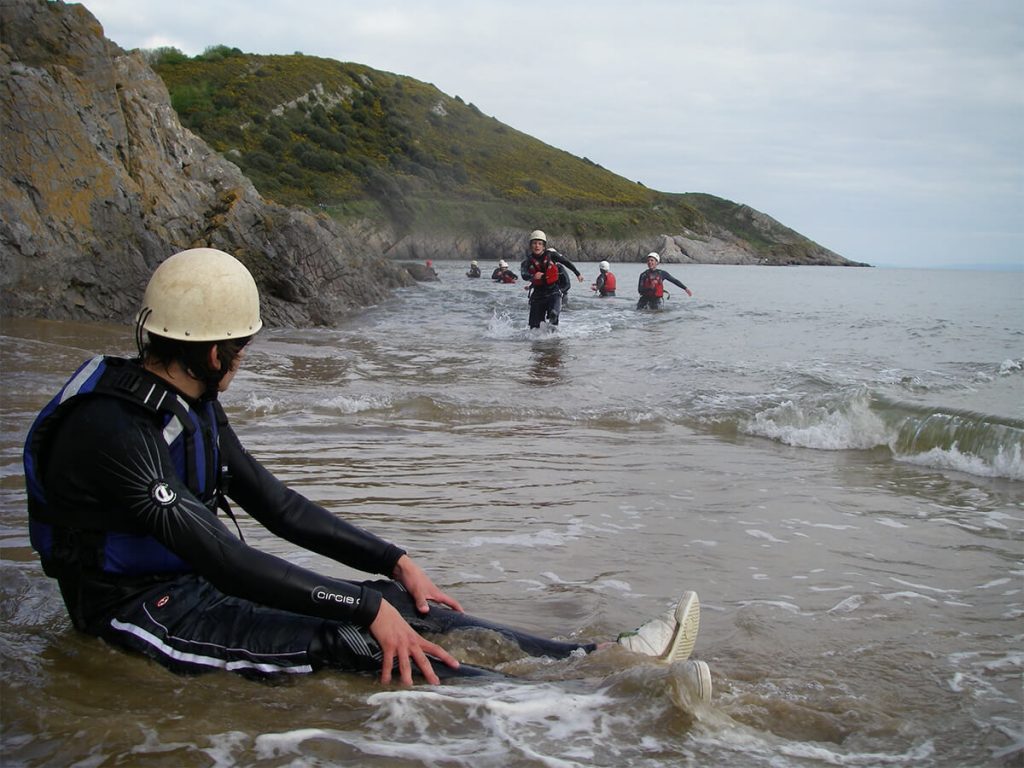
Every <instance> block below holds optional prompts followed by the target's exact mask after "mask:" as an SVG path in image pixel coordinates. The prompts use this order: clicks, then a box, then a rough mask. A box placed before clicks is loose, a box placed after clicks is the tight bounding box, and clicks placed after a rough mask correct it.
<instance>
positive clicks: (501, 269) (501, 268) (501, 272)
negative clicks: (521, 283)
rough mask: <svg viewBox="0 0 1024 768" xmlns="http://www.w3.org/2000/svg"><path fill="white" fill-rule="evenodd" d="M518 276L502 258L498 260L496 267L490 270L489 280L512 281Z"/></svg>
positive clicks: (497, 281) (498, 281)
mask: <svg viewBox="0 0 1024 768" xmlns="http://www.w3.org/2000/svg"><path fill="white" fill-rule="evenodd" d="M518 279H519V277H518V276H517V275H516V273H515V272H513V271H512V270H511V269H509V268H508V262H507V261H505V260H504V259H502V260H501V261H499V262H498V267H497V269H495V270H494V271H493V272H491V280H493V281H494V282H496V283H514V282H515V281H516V280H518Z"/></svg>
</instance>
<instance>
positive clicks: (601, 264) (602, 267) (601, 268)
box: [597, 261, 612, 272]
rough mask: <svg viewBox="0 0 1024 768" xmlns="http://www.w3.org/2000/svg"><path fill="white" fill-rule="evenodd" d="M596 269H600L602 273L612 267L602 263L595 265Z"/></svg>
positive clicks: (605, 262)
mask: <svg viewBox="0 0 1024 768" xmlns="http://www.w3.org/2000/svg"><path fill="white" fill-rule="evenodd" d="M597 268H598V269H600V270H601V271H602V272H607V271H608V270H609V269H611V268H612V265H611V264H609V263H608V262H607V261H602V262H601V263H600V264H598V265H597Z"/></svg>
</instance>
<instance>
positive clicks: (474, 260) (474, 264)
mask: <svg viewBox="0 0 1024 768" xmlns="http://www.w3.org/2000/svg"><path fill="white" fill-rule="evenodd" d="M469 264H470V266H472V267H475V266H476V259H473V260H472V261H471V262H469Z"/></svg>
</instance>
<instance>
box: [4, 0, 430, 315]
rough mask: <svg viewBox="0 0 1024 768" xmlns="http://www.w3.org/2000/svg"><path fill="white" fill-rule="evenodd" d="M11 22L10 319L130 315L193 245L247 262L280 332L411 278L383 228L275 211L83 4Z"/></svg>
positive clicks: (27, 6) (17, 13) (9, 17)
mask: <svg viewBox="0 0 1024 768" xmlns="http://www.w3.org/2000/svg"><path fill="white" fill-rule="evenodd" d="M0 14H2V18H0V22H2V25H0V30H2V32H0V136H2V140H0V313H3V314H6V315H19V316H36V317H46V318H52V319H79V320H99V319H103V320H121V321H127V320H130V319H131V318H132V316H133V314H134V312H135V311H136V309H137V307H138V305H139V302H140V300H141V298H142V292H143V290H144V288H145V284H146V281H147V280H148V277H149V275H150V274H151V272H152V271H153V269H154V267H155V266H156V265H157V264H158V263H159V262H160V261H162V260H163V259H165V258H166V257H167V256H169V255H171V254H172V253H174V252H176V251H179V250H182V249H185V248H191V247H197V246H209V247H213V248H219V249H221V250H224V251H227V252H229V253H232V254H234V255H235V256H237V257H238V258H239V259H241V260H242V261H243V262H245V264H246V265H247V266H248V267H249V269H250V270H251V271H252V272H253V275H254V276H255V278H256V280H257V283H258V284H259V285H260V288H261V293H262V295H263V303H264V307H263V311H264V316H265V322H267V323H268V324H270V325H310V324H329V323H331V322H333V321H335V320H336V319H337V318H338V317H339V316H340V315H341V314H343V313H344V312H346V311H348V310H351V309H352V308H355V307H359V306H364V305H367V304H372V303H375V302H377V301H379V300H380V299H382V298H384V297H385V296H387V295H388V294H389V293H390V292H391V291H392V290H393V289H394V288H396V287H398V286H402V285H408V284H410V283H411V282H412V278H411V277H410V275H409V273H408V272H407V271H406V270H404V269H402V268H401V267H399V266H397V265H395V264H394V263H392V262H390V261H389V260H386V259H383V258H381V256H380V254H382V253H383V251H385V250H386V248H387V246H388V243H386V242H384V241H383V240H382V235H380V234H379V233H378V232H377V231H376V230H374V229H373V228H372V227H370V226H367V227H366V228H365V231H359V230H358V228H355V229H352V230H349V231H342V230H340V229H339V228H338V227H337V226H335V225H334V224H333V223H332V222H331V221H330V220H329V219H327V218H326V217H318V216H313V215H311V214H309V213H307V212H304V211H301V210H296V209H287V208H284V207H282V206H279V205H275V204H272V203H269V202H267V201H265V200H263V199H262V198H261V197H260V196H259V194H258V193H257V192H256V190H255V189H254V188H253V186H252V184H251V183H250V182H249V181H248V180H247V179H246V178H245V177H244V176H243V175H242V174H241V172H240V171H239V170H238V168H237V167H236V166H235V165H233V164H232V163H230V162H228V161H227V160H225V159H224V158H223V157H222V156H220V155H218V154H217V153H215V152H214V151H213V150H211V149H210V147H208V146H207V145H206V144H205V143H204V142H203V141H201V140H200V139H198V138H197V137H196V136H195V135H194V134H192V133H191V132H189V131H188V130H186V129H184V128H183V127H182V126H181V124H180V123H179V121H178V118H177V116H176V114H175V112H174V110H173V109H172V108H171V105H170V101H169V99H168V95H167V90H166V88H165V87H164V85H163V83H162V81H161V80H160V78H158V77H157V76H156V75H155V74H154V73H153V72H152V70H151V69H150V68H149V67H148V66H147V65H146V63H145V62H144V61H143V59H142V57H141V56H140V55H138V54H128V53H125V52H124V51H123V50H121V49H120V48H118V47H117V46H116V45H114V44H113V43H111V42H110V41H108V40H106V39H105V37H104V36H103V30H102V28H101V27H100V25H99V23H98V22H97V21H96V20H95V18H93V17H92V16H91V15H90V13H89V12H88V11H87V10H86V9H85V8H84V7H83V6H81V5H67V4H65V3H63V2H50V1H47V0H3V4H2V6H0Z"/></svg>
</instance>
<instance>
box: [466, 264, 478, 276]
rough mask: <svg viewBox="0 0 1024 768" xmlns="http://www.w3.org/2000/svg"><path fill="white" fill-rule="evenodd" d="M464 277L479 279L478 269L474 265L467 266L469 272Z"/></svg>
mask: <svg viewBox="0 0 1024 768" xmlns="http://www.w3.org/2000/svg"><path fill="white" fill-rule="evenodd" d="M466 277H480V267H478V266H477V265H476V264H470V265H469V271H468V272H467V273H466Z"/></svg>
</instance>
